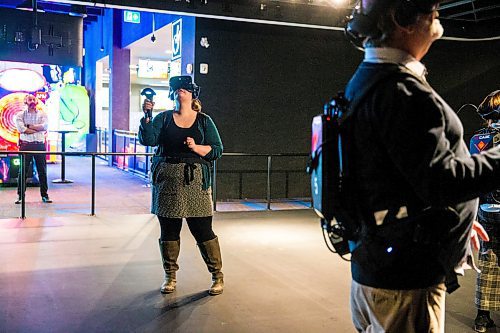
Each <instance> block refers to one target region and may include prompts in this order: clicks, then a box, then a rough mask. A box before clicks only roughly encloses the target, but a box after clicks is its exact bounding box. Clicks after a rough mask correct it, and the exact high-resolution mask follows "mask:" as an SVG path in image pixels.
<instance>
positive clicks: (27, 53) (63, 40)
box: [0, 8, 83, 67]
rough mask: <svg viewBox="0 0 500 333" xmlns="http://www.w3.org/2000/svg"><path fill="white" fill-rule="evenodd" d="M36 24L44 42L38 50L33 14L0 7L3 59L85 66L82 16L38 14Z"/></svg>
mask: <svg viewBox="0 0 500 333" xmlns="http://www.w3.org/2000/svg"><path fill="white" fill-rule="evenodd" d="M37 25H38V27H39V28H40V29H41V43H40V44H39V46H38V47H36V48H35V45H34V40H36V39H37V38H33V35H34V34H33V33H32V30H33V28H34V16H33V13H32V12H31V11H22V10H16V9H8V8H0V60H7V61H19V62H29V63H37V64H54V65H67V66H80V67H81V66H82V59H83V21H82V18H81V17H74V16H69V15H62V14H49V13H38V14H37ZM35 36H36V34H35Z"/></svg>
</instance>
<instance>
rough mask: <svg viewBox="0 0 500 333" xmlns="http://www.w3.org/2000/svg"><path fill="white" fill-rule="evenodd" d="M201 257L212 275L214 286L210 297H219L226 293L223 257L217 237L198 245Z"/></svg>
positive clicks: (210, 291)
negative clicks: (223, 292)
mask: <svg viewBox="0 0 500 333" xmlns="http://www.w3.org/2000/svg"><path fill="white" fill-rule="evenodd" d="M198 248H199V249H200V253H201V256H202V257H203V260H204V261H205V263H206V264H207V268H208V271H209V272H210V273H212V286H211V287H210V289H209V290H208V293H209V294H210V295H219V294H222V291H224V274H222V271H221V269H222V256H221V253H220V246H219V239H218V238H217V237H215V238H214V239H211V240H209V241H206V242H203V243H198Z"/></svg>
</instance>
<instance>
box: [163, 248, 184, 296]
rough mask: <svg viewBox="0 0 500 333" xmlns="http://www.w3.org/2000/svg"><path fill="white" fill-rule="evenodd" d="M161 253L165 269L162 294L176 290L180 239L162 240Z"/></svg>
mask: <svg viewBox="0 0 500 333" xmlns="http://www.w3.org/2000/svg"><path fill="white" fill-rule="evenodd" d="M159 243H160V253H161V259H162V262H163V269H164V270H165V281H163V284H162V285H161V288H160V292H161V293H162V294H170V293H172V292H173V291H174V290H175V285H176V283H177V280H176V272H177V270H178V269H179V265H178V264H177V258H178V257H179V251H180V240H176V241H161V240H159Z"/></svg>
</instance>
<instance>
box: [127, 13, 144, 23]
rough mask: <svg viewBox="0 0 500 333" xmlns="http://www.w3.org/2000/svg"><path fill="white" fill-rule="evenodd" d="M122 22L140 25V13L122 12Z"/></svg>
mask: <svg viewBox="0 0 500 333" xmlns="http://www.w3.org/2000/svg"><path fill="white" fill-rule="evenodd" d="M123 21H124V22H128V23H141V13H140V12H133V11H131V10H124V11H123Z"/></svg>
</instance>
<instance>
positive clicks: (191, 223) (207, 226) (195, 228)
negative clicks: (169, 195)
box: [158, 216, 216, 243]
mask: <svg viewBox="0 0 500 333" xmlns="http://www.w3.org/2000/svg"><path fill="white" fill-rule="evenodd" d="M158 220H159V221H160V230H161V235H160V240H161V241H163V242H165V241H175V240H178V239H179V238H180V233H181V228H182V218H170V217H163V216H158ZM186 221H187V224H188V227H189V230H190V231H191V234H192V235H193V236H194V239H196V242H197V243H203V242H206V241H208V240H211V239H214V238H215V237H216V236H215V234H214V231H213V230H212V216H204V217H187V218H186Z"/></svg>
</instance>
